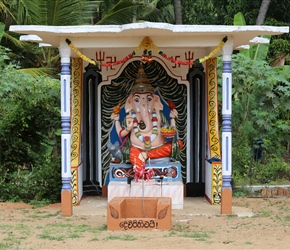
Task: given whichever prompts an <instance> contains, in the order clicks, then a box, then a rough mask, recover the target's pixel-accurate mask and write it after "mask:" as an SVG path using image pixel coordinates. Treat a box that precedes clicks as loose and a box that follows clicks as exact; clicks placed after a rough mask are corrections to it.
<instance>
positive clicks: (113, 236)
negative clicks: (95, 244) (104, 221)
mask: <svg viewBox="0 0 290 250" xmlns="http://www.w3.org/2000/svg"><path fill="white" fill-rule="evenodd" d="M121 239H122V237H121V236H117V235H109V236H108V237H106V238H103V240H121Z"/></svg>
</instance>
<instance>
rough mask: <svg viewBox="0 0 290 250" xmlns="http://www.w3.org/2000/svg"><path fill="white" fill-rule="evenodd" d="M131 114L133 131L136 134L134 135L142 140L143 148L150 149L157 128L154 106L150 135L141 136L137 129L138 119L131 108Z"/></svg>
mask: <svg viewBox="0 0 290 250" xmlns="http://www.w3.org/2000/svg"><path fill="white" fill-rule="evenodd" d="M131 114H132V118H133V129H134V133H135V135H136V137H137V138H138V139H139V141H141V142H144V147H145V149H150V148H151V146H152V145H151V142H152V141H154V139H155V138H156V137H157V135H158V129H157V122H158V118H157V115H156V109H155V108H154V109H153V111H152V119H151V121H152V126H153V129H152V134H151V135H150V136H143V135H142V134H141V133H140V131H139V129H138V120H137V117H136V114H135V111H134V110H133V109H132V110H131Z"/></svg>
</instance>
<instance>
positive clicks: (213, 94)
mask: <svg viewBox="0 0 290 250" xmlns="http://www.w3.org/2000/svg"><path fill="white" fill-rule="evenodd" d="M206 75H207V110H208V118H207V119H208V136H209V148H210V158H212V157H215V158H221V149H220V136H219V127H218V79H217V59H216V58H211V59H208V60H207V61H206Z"/></svg>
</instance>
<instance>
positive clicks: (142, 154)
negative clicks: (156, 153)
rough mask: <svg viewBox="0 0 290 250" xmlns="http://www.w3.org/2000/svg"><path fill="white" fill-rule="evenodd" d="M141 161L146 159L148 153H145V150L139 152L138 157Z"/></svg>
mask: <svg viewBox="0 0 290 250" xmlns="http://www.w3.org/2000/svg"><path fill="white" fill-rule="evenodd" d="M138 158H139V159H140V160H141V161H142V162H145V161H146V160H147V158H148V155H147V153H146V152H141V153H140V154H139V157H138Z"/></svg>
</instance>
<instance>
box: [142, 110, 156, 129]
mask: <svg viewBox="0 0 290 250" xmlns="http://www.w3.org/2000/svg"><path fill="white" fill-rule="evenodd" d="M140 114H141V120H140V121H139V123H140V124H139V127H140V129H141V130H142V131H143V132H149V131H152V129H153V125H152V121H151V119H152V113H151V112H149V110H148V108H147V107H143V108H142V110H140ZM142 122H143V123H144V125H143V126H142Z"/></svg>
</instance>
